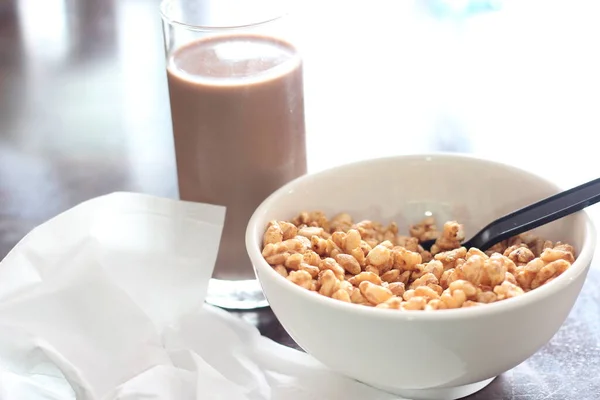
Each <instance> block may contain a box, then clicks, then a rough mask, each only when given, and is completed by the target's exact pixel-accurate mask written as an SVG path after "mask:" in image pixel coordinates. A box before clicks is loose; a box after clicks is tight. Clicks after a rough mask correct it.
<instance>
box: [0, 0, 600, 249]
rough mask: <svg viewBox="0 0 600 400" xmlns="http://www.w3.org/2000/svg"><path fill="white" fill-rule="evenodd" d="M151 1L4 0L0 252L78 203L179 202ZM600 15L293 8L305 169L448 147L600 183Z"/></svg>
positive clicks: (562, 178) (578, 10) (461, 7)
mask: <svg viewBox="0 0 600 400" xmlns="http://www.w3.org/2000/svg"><path fill="white" fill-rule="evenodd" d="M158 5H159V0H0V258H1V257H2V256H4V255H5V254H6V252H7V251H8V250H9V249H10V248H11V247H12V246H13V245H14V244H15V243H16V242H17V241H18V240H19V239H20V238H21V237H22V236H23V235H24V234H25V233H26V232H27V231H29V230H30V229H31V228H32V227H33V226H35V225H37V224H39V223H41V222H42V221H44V220H46V219H48V218H50V217H51V216H53V215H55V214H56V213H59V212H61V211H63V210H65V209H67V208H69V207H71V206H73V205H75V204H76V203H78V202H80V201H82V200H85V199H88V198H91V197H94V196H97V195H100V194H104V193H108V192H112V191H115V190H132V191H141V192H146V193H151V194H155V195H161V196H167V197H176V196H177V187H176V179H175V162H174V153H173V149H172V146H173V142H172V137H171V135H172V131H171V125H170V114H169V113H170V110H169V102H168V97H167V87H166V76H165V64H164V52H163V44H162V36H161V24H160V17H159V14H158ZM599 11H600V4H599V3H598V2H597V1H593V0H590V1H578V0H572V1H552V0H549V1H544V0H538V1H533V0H521V1H514V0H513V1H511V0H506V1H481V0H472V1H467V0H460V1H459V0H446V1H442V0H435V1H433V0H432V1H393V0H377V1H371V2H345V1H340V0H328V1H323V2H297V3H296V6H295V8H294V10H293V13H294V14H293V15H294V18H295V19H296V22H297V26H298V28H297V35H298V39H297V40H298V41H299V43H300V44H301V46H302V51H303V53H304V57H305V64H306V77H305V81H306V89H305V90H306V113H307V127H308V154H309V169H310V170H311V171H316V170H320V169H323V168H327V167H330V166H333V165H337V164H340V163H344V162H349V161H354V160H357V159H364V158H369V157H376V156H386V155H393V154H402V153H413V152H423V151H449V152H471V153H475V154H479V155H483V156H485V157H488V158H491V159H498V160H501V161H504V162H507V163H510V164H513V165H517V166H521V167H524V168H528V169H530V170H532V171H534V172H537V173H541V174H543V175H546V176H548V177H549V178H551V179H553V180H555V181H557V182H558V183H560V184H562V185H566V186H569V185H573V184H576V183H581V182H583V181H585V180H588V179H592V178H594V177H596V176H598V175H599V173H600V164H599V163H598V162H597V161H596V158H597V155H596V153H597V150H596V149H597V147H596V145H595V144H596V137H597V134H598V132H600V114H599V112H598V110H599V109H600V108H599V106H600V75H599V71H600V57H597V53H598V51H597V49H598V38H600V24H599V23H598V21H599V20H600V15H599ZM399 173H402V172H399ZM465 179H477V177H465ZM484 184H493V182H484Z"/></svg>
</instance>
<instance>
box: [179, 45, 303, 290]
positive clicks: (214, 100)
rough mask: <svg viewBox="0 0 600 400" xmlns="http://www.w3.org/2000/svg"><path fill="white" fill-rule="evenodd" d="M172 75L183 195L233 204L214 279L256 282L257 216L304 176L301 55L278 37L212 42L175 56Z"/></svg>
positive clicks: (198, 199) (182, 49)
mask: <svg viewBox="0 0 600 400" xmlns="http://www.w3.org/2000/svg"><path fill="white" fill-rule="evenodd" d="M167 74H168V82H169V94H170V100H171V116H172V120H173V134H174V139H175V151H176V159H177V171H178V180H179V193H180V198H181V199H182V200H189V201H197V202H204V203H210V204H217V205H223V206H226V207H227V212H226V217H225V226H224V228H223V236H222V239H221V245H220V249H219V254H218V257H217V263H216V267H215V272H214V274H213V278H217V279H227V280H238V279H252V278H254V277H255V276H254V272H253V270H252V266H251V264H250V260H249V258H248V256H247V253H246V248H245V244H244V235H245V231H246V226H247V223H248V220H249V219H250V216H251V215H252V213H253V212H254V210H255V209H256V207H258V205H259V204H260V203H261V202H262V201H263V200H264V199H265V198H266V197H267V196H268V195H269V194H271V193H272V192H273V191H274V190H276V189H278V188H279V187H281V186H282V185H283V184H285V183H287V182H289V181H290V180H292V179H294V178H296V177H298V176H300V175H302V174H304V173H306V148H305V125H304V95H303V79H302V62H301V58H300V56H299V55H298V53H297V52H296V50H295V49H294V48H293V47H292V46H291V45H290V44H288V43H286V42H283V41H280V40H278V39H273V38H269V37H264V36H258V35H248V34H240V35H228V36H218V37H209V38H205V39H200V40H198V41H195V42H192V43H190V44H188V45H186V46H183V47H181V48H179V49H178V50H176V51H175V52H173V54H172V56H171V57H170V58H169V61H168V68H167Z"/></svg>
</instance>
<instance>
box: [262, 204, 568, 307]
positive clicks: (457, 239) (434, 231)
mask: <svg viewBox="0 0 600 400" xmlns="http://www.w3.org/2000/svg"><path fill="white" fill-rule="evenodd" d="M464 238H465V233H464V230H463V227H462V225H461V224H459V223H458V222H456V221H447V222H446V223H445V224H444V225H443V227H442V229H441V230H439V229H438V227H437V225H436V221H435V219H434V218H433V217H428V218H426V219H424V220H423V221H421V222H419V223H417V224H415V225H412V226H410V227H409V229H408V235H400V234H399V230H398V226H397V225H396V224H395V223H391V224H389V225H387V226H385V225H383V224H381V223H378V222H374V221H370V220H363V221H358V222H355V221H354V220H353V218H352V217H351V216H350V215H349V214H347V213H340V214H338V215H336V216H334V217H333V218H331V219H328V218H327V216H326V215H325V213H324V212H322V211H311V212H307V211H304V212H301V213H300V214H299V215H298V216H296V217H295V218H293V219H292V220H291V221H271V222H270V223H269V224H268V226H267V227H266V230H265V233H264V236H263V248H262V255H263V257H264V258H265V260H266V261H267V262H268V263H269V264H270V265H271V266H272V267H273V269H274V270H275V271H276V272H277V273H279V274H280V275H281V276H282V277H283V278H285V279H288V280H289V281H290V282H293V283H295V284H296V285H298V286H300V287H303V288H305V289H307V290H310V291H313V292H316V293H319V294H320V295H323V296H327V297H331V298H333V299H336V300H340V301H344V302H347V303H353V304H359V305H364V306H369V307H377V308H383V309H389V310H401V311H402V310H424V311H433V310H446V309H454V308H463V307H474V306H479V305H485V304H489V303H494V302H497V301H502V300H505V299H509V298H511V297H516V296H521V295H523V294H525V293H527V292H529V291H531V290H535V289H537V288H538V287H540V286H542V285H544V284H546V283H548V282H551V281H552V280H553V279H556V278H557V277H558V276H559V275H560V274H562V273H563V272H565V271H566V270H567V269H568V268H569V267H570V266H571V264H572V263H573V262H574V261H575V258H576V255H575V249H574V248H573V246H571V245H569V244H566V243H561V242H556V243H552V242H550V241H548V240H544V239H541V238H538V237H536V236H534V235H532V234H531V233H525V234H522V235H518V236H515V237H513V238H511V239H509V240H505V241H502V242H500V243H497V244H495V245H494V246H492V247H491V248H490V249H488V250H487V251H485V252H483V251H481V250H479V249H477V248H470V249H467V248H465V247H462V246H461V242H462V241H463V240H464ZM430 239H435V244H434V245H433V246H432V247H431V252H429V251H426V250H425V249H424V248H423V247H422V246H421V245H420V242H422V241H425V240H430Z"/></svg>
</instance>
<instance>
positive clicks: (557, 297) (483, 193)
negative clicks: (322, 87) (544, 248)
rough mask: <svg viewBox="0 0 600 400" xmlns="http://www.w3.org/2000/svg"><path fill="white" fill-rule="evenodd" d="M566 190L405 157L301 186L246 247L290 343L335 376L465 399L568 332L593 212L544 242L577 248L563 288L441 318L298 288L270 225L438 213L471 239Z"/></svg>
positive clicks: (276, 204)
mask: <svg viewBox="0 0 600 400" xmlns="http://www.w3.org/2000/svg"><path fill="white" fill-rule="evenodd" d="M557 191H559V188H558V187H557V186H556V185H554V184H553V183H551V182H548V181H547V180H544V179H542V178H540V177H538V176H535V175H532V174H530V173H528V172H525V171H522V170H519V169H516V168H514V167H511V166H508V165H503V164H498V163H495V162H490V161H485V160H481V159H477V158H474V157H470V156H459V155H448V154H431V155H414V156H398V157H391V158H383V159H375V160H369V161H364V162H358V163H354V164H349V165H345V166H341V167H337V168H333V169H330V170H327V171H323V172H320V173H316V174H309V175H305V176H303V177H301V178H298V179H296V180H294V181H293V182H291V183H289V184H288V185H286V186H284V187H282V188H281V189H280V190H278V191H276V192H275V193H273V194H272V195H271V196H270V197H269V198H267V199H266V200H265V201H264V202H263V203H262V204H261V205H260V206H259V207H258V209H257V210H256V212H255V213H254V215H253V216H252V218H251V220H250V222H249V225H248V229H247V233H246V245H247V249H248V253H249V255H250V258H251V260H252V263H253V265H254V269H255V271H256V275H257V277H258V279H259V280H260V283H261V285H262V288H263V291H264V293H265V295H266V297H267V299H268V301H269V304H270V305H271V307H272V310H273V312H274V313H275V315H276V316H277V318H278V319H279V320H280V321H281V324H282V325H283V327H284V328H285V329H286V330H287V332H288V333H289V334H290V336H291V337H292V338H293V339H294V340H295V341H296V342H297V343H298V345H300V346H301V347H302V348H303V349H304V350H306V351H307V352H308V353H309V354H311V355H313V356H314V357H315V358H317V359H318V360H320V361H321V362H322V363H324V364H325V365H327V366H328V367H329V368H331V369H332V370H335V371H338V372H340V373H342V374H345V375H347V376H349V377H352V378H354V379H356V380H359V381H361V382H364V383H366V384H369V385H372V386H375V387H377V388H381V389H383V390H386V391H389V392H392V393H395V394H398V395H400V396H403V397H408V398H414V399H457V398H460V397H464V396H467V395H469V394H471V393H474V392H476V391H478V390H480V389H481V388H483V387H485V386H486V385H487V384H489V383H490V382H491V381H492V380H493V379H494V377H496V376H498V375H499V374H501V373H503V372H505V371H507V370H509V369H511V368H513V367H515V366H516V365H518V364H519V363H521V362H523V361H524V360H526V359H527V358H529V357H530V356H531V355H533V354H534V353H535V352H536V351H537V350H538V349H540V348H541V347H542V346H543V345H544V344H545V343H547V342H548V341H549V340H550V339H551V338H552V337H553V336H554V334H555V333H556V332H557V331H558V329H559V328H560V326H561V325H562V323H563V322H564V321H565V319H566V317H567V315H568V314H569V312H570V310H571V308H572V307H573V304H574V302H575V300H576V299H577V296H578V294H579V292H580V290H581V287H582V285H583V283H584V280H585V277H586V275H587V271H588V269H589V266H590V263H591V260H592V255H593V252H594V247H595V243H596V240H595V230H594V227H593V225H592V223H591V221H590V219H589V217H588V216H587V214H586V213H585V212H579V213H576V214H573V215H571V216H569V217H566V218H563V219H561V220H558V221H555V222H553V223H552V224H548V225H546V226H544V227H542V228H540V229H538V230H537V231H536V232H537V233H539V234H540V235H542V236H544V237H546V238H548V239H550V240H554V241H556V240H561V241H563V242H567V243H570V244H572V245H574V246H575V248H576V251H577V252H578V258H577V260H576V261H575V263H574V264H573V265H572V267H571V268H570V269H569V270H567V271H566V272H564V273H563V274H562V275H561V276H560V277H559V278H557V279H555V280H554V281H552V282H550V283H548V284H547V285H544V286H542V287H540V288H538V289H536V290H534V291H531V292H529V293H527V294H525V295H523V296H521V297H518V298H514V299H508V300H504V301H501V302H498V303H494V304H488V305H485V306H480V307H475V308H466V309H456V310H443V311H433V312H424V311H396V310H383V309H376V308H372V307H365V306H359V305H354V304H349V303H344V302H341V301H338V300H333V299H330V298H327V297H325V296H321V295H319V294H317V293H314V292H310V291H308V290H305V289H303V288H301V287H299V286H296V285H295V284H293V283H291V282H289V281H288V280H286V279H285V278H283V277H282V276H280V275H279V274H277V273H276V272H275V271H274V270H273V269H272V267H270V266H269V265H268V264H267V263H266V262H265V260H264V259H263V257H262V256H261V241H262V236H263V233H264V230H265V227H266V225H267V223H268V221H270V220H273V219H277V220H289V219H291V218H292V217H294V216H295V215H297V214H298V213H299V212H301V211H304V210H322V211H324V212H326V213H328V215H329V216H332V215H333V214H335V213H338V212H342V211H344V212H348V213H350V214H351V215H352V216H353V217H355V219H363V218H364V219H372V220H376V221H381V222H387V221H392V220H393V221H397V222H398V223H399V227H400V230H401V231H407V229H408V224H409V223H412V222H416V221H418V220H420V219H422V218H423V217H424V216H425V213H426V212H428V211H430V212H432V213H433V215H434V216H435V217H437V219H438V221H439V222H444V221H446V220H448V219H456V220H458V221H459V222H461V223H463V224H464V225H465V230H466V234H467V237H469V236H470V235H473V234H474V233H476V232H477V231H478V230H479V229H480V228H482V227H483V226H484V225H486V224H487V223H488V222H490V221H492V220H493V219H495V218H498V217H500V216H502V215H504V214H506V213H508V212H510V211H513V210H515V209H517V208H519V207H521V206H524V205H527V204H529V203H532V202H534V201H537V200H539V199H541V198H544V197H546V196H548V195H551V194H554V193H556V192H557Z"/></svg>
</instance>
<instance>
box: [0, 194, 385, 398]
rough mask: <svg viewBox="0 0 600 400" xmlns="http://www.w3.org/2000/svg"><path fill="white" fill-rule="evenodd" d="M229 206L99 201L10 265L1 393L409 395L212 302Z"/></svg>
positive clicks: (1, 324)
mask: <svg viewBox="0 0 600 400" xmlns="http://www.w3.org/2000/svg"><path fill="white" fill-rule="evenodd" d="M224 215H225V209H224V208H223V207H218V206H213V205H207V204H198V203H188V202H181V201H175V200H170V199H163V198H158V197H154V196H149V195H142V194H133V193H114V194H111V195H107V196H103V197H99V198H96V199H92V200H90V201H87V202H85V203H82V204H80V205H78V206H77V207H74V208H73V209H71V210H68V211H66V212H65V213H63V214H61V215H59V216H57V217H56V218H53V219H52V220H50V221H48V222H46V223H44V224H42V225H41V226H39V227H37V228H35V229H34V230H33V231H31V233H29V234H28V235H27V236H26V237H25V238H24V239H23V240H22V241H21V242H20V243H19V244H18V245H17V246H16V247H15V248H14V249H13V250H12V251H11V252H10V254H9V255H8V256H7V257H6V258H5V259H4V260H3V261H2V262H1V263H0V400H37V399H44V400H46V399H47V400H70V399H77V400H134V399H135V400H138V399H139V400H153V399H160V400H188V399H190V400H192V399H223V400H237V399H240V400H245V399H249V400H250V399H252V400H262V399H282V400H284V399H285V400H309V399H311V400H312V399H320V400H321V399H335V400H337V399H342V398H343V399H348V400H354V399H356V400H359V399H360V400H362V399H377V400H387V399H394V398H396V397H394V396H392V395H390V394H387V393H383V392H380V391H378V390H375V389H373V388H370V387H368V386H366V385H362V384H360V383H358V382H356V381H354V380H351V379H349V378H346V377H343V376H341V375H339V374H337V373H334V372H332V371H329V370H327V369H326V368H325V367H324V366H322V365H321V364H320V363H319V362H317V361H316V360H314V359H313V358H312V357H311V356H309V355H307V354H305V353H302V352H300V351H297V350H294V349H291V348H287V347H285V346H282V345H279V344H277V343H275V342H273V341H271V340H269V339H267V338H265V337H262V336H261V335H260V333H259V332H258V330H257V329H256V328H255V327H254V326H252V325H250V324H248V323H246V322H244V321H242V320H241V319H239V318H237V317H235V316H232V315H231V314H229V313H227V312H225V311H223V310H219V309H216V308H214V307H210V306H208V305H204V304H203V303H204V298H205V295H206V290H207V286H208V281H209V279H210V276H211V274H212V270H213V267H214V262H215V259H216V255H217V250H218V246H219V240H220V235H221V230H222V225H223V219H224Z"/></svg>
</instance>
